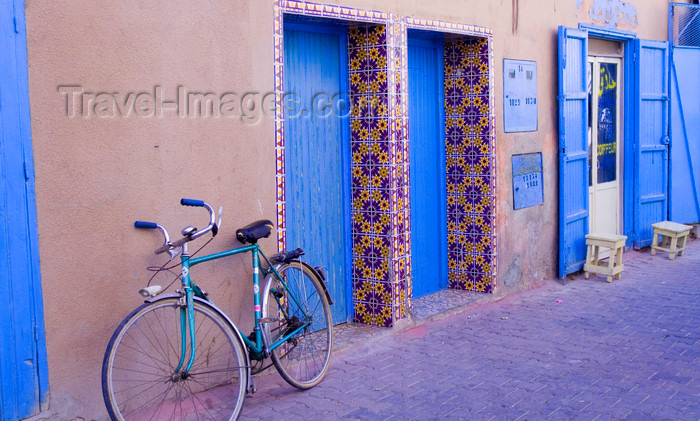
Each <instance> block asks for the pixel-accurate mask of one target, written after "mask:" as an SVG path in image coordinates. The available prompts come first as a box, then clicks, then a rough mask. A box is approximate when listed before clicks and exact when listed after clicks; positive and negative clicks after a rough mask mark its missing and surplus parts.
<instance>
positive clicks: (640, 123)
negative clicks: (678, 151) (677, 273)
mask: <svg viewBox="0 0 700 421" xmlns="http://www.w3.org/2000/svg"><path fill="white" fill-rule="evenodd" d="M635 55H636V59H637V72H638V73H637V78H636V92H635V94H636V101H637V106H636V115H635V118H636V123H637V147H636V150H635V160H636V162H635V168H636V174H635V175H636V177H635V178H636V179H635V183H634V188H635V195H634V197H635V212H634V217H635V219H636V221H635V238H634V239H633V241H634V244H635V246H637V247H644V246H648V245H650V244H651V239H652V236H653V230H652V228H651V224H653V223H655V222H660V221H663V220H665V219H666V218H667V215H668V202H667V197H668V194H667V193H668V43H667V42H665V41H647V40H640V39H638V40H636V41H635Z"/></svg>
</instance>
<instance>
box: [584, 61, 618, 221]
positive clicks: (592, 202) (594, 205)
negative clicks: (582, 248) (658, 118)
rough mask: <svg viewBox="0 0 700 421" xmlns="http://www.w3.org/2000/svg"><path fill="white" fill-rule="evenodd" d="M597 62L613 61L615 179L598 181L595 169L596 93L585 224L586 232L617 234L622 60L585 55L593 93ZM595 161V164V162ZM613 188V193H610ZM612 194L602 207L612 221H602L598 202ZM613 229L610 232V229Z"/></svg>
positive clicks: (596, 89) (596, 88) (596, 83)
mask: <svg viewBox="0 0 700 421" xmlns="http://www.w3.org/2000/svg"><path fill="white" fill-rule="evenodd" d="M600 63H612V64H616V65H617V67H616V73H617V74H616V75H615V81H616V86H615V89H616V90H617V94H616V97H615V101H616V104H615V137H616V141H615V145H616V151H615V180H614V181H610V182H607V183H601V184H598V171H597V149H598V116H599V111H598V101H597V98H598V95H597V94H596V95H591V105H590V107H591V108H590V110H591V115H590V118H591V128H590V130H589V133H588V135H589V137H588V149H589V153H590V157H591V158H590V180H591V184H590V186H589V190H588V194H589V206H590V208H589V209H590V217H589V219H588V221H589V224H588V232H589V233H591V232H601V233H606V234H619V233H621V232H622V226H623V224H622V203H623V194H622V187H623V185H622V175H623V168H622V167H621V162H622V161H621V156H622V154H623V150H624V149H623V147H624V145H623V142H622V136H621V126H622V124H621V123H622V121H621V114H622V113H621V104H622V101H621V97H622V80H621V78H620V75H622V74H623V73H622V59H621V58H617V57H602V56H595V55H589V56H588V68H589V70H590V69H591V64H592V74H591V75H589V78H590V86H591V92H592V93H597V92H600V77H598V76H597V75H599V74H600ZM593 75H596V77H593ZM592 148H595V150H596V155H593V154H592V153H591V152H592V151H591V149H592ZM594 163H595V165H594ZM611 190H612V192H611ZM606 192H608V193H612V194H613V196H611V195H610V194H608V195H607V196H609V197H607V198H606V197H605V196H606V194H605V193H606ZM612 197H614V199H613V200H612V206H610V207H609V208H607V209H605V211H604V213H606V214H612V215H611V218H612V224H611V223H608V224H604V223H601V222H602V220H601V219H599V218H603V216H602V215H601V213H603V212H601V210H602V209H601V208H600V206H601V205H605V203H602V202H603V201H605V202H606V203H607V202H609V201H611V199H612ZM611 231H612V232H611Z"/></svg>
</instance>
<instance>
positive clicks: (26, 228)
mask: <svg viewBox="0 0 700 421" xmlns="http://www.w3.org/2000/svg"><path fill="white" fill-rule="evenodd" d="M24 23H25V19H24V4H23V2H22V1H21V0H16V1H15V2H14V4H13V2H12V1H9V2H8V1H4V2H1V3H0V51H2V59H1V60H0V291H3V293H4V294H5V296H4V297H3V299H2V300H0V314H2V317H0V419H2V420H16V419H20V418H25V417H28V416H31V415H34V414H36V413H37V412H38V411H39V410H40V404H41V403H43V402H45V401H46V392H47V389H48V381H47V369H46V352H45V344H44V325H43V310H42V302H41V282H40V277H39V258H38V244H37V243H38V241H37V234H36V210H35V198H34V174H33V162H32V151H31V136H30V132H29V99H28V84H27V56H26V54H27V49H26V48H27V47H26V32H25V25H24Z"/></svg>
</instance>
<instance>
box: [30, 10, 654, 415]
mask: <svg viewBox="0 0 700 421" xmlns="http://www.w3.org/2000/svg"><path fill="white" fill-rule="evenodd" d="M519 3H520V9H519V12H518V14H517V19H515V20H516V21H517V22H516V21H514V16H513V13H512V11H513V1H511V0H495V1H488V2H486V1H479V0H468V1H461V2H455V1H448V0H433V1H429V2H426V1H423V0H393V1H380V0H346V1H337V2H336V3H335V4H340V5H343V6H349V7H356V8H362V9H374V10H380V11H382V12H387V13H396V14H399V15H403V16H412V17H417V18H427V19H441V20H445V21H450V22H460V23H467V24H476V25H480V26H485V27H489V28H492V29H493V33H494V52H495V57H494V59H495V60H494V62H495V63H496V78H495V80H496V84H495V87H494V89H495V92H496V128H497V131H496V135H497V145H498V157H497V162H498V173H497V177H498V186H499V191H498V216H499V226H498V242H499V244H500V245H501V246H500V247H499V251H498V261H499V262H498V264H499V274H498V282H497V284H498V285H499V287H498V288H499V289H498V290H497V293H503V292H504V291H507V288H502V286H503V285H504V284H505V285H514V287H524V286H528V285H532V284H533V283H536V282H537V281H539V280H542V279H546V278H551V277H553V276H554V274H555V265H556V261H557V257H556V256H557V254H556V253H557V248H556V247H557V198H558V196H557V142H558V140H557V102H556V86H557V85H556V51H557V48H556V27H557V26H558V25H566V26H569V27H575V26H576V25H577V24H578V22H589V23H595V22H596V20H597V18H596V17H595V16H592V15H591V13H590V8H591V7H593V6H595V4H594V3H605V2H594V1H592V0H590V1H589V0H586V1H576V0H566V1H561V0H552V1H546V2H545V1H542V2H537V3H538V4H537V7H533V6H532V4H531V3H532V2H525V1H521V2H519ZM627 3H629V4H632V5H633V6H634V8H635V10H636V19H637V25H636V27H631V28H630V27H629V26H627V27H626V28H627V29H632V30H634V31H636V32H637V33H638V34H639V36H640V37H641V38H647V39H656V40H664V39H666V38H667V35H666V31H667V27H666V25H667V23H666V16H667V2H665V1H663V0H657V1H647V0H634V1H629V2H627ZM273 8H274V2H273V0H266V1H255V2H253V1H249V2H247V1H240V0H234V1H216V0H212V1H208V2H205V3H201V2H188V1H149V2H145V1H140V0H125V1H120V2H93V1H85V0H79V1H51V2H46V1H36V0H27V4H26V9H27V10H26V14H27V31H28V33H27V39H28V57H29V83H30V103H31V113H32V138H33V145H34V155H35V163H36V195H37V207H38V219H39V241H40V258H41V271H42V284H43V285H42V286H43V294H44V301H45V305H44V308H45V320H46V340H47V348H48V349H47V351H48V364H49V384H50V393H51V410H52V411H54V412H55V413H56V414H58V415H57V416H58V417H59V419H69V418H71V417H75V416H82V417H84V418H88V419H89V418H99V417H102V418H104V417H105V411H104V405H103V404H102V397H101V390H100V380H99V376H100V369H101V360H102V355H103V352H104V349H105V347H106V345H107V341H108V340H109V337H110V335H111V333H112V331H113V330H114V328H115V327H116V325H117V324H118V323H119V321H120V320H121V318H122V317H124V316H125V315H126V314H127V313H128V312H129V311H130V310H131V309H132V308H134V307H135V306H136V305H138V304H139V303H140V302H141V299H140V296H139V295H138V294H137V291H138V289H139V288H141V287H142V286H143V284H144V283H145V280H146V279H147V278H146V277H147V276H148V273H147V272H146V271H145V267H146V266H147V265H152V264H156V263H159V262H161V258H159V257H155V256H154V255H153V253H152V251H153V249H154V248H155V246H156V245H158V241H159V238H158V236H157V235H155V234H154V233H153V232H137V231H136V230H134V229H133V228H132V225H131V224H132V222H133V221H134V220H135V219H143V220H155V221H157V222H159V223H161V224H163V225H165V226H166V227H168V228H169V229H170V230H171V231H172V232H177V231H179V230H180V229H181V228H182V227H184V226H185V225H188V224H193V225H200V226H201V225H203V224H205V223H206V221H205V219H204V216H205V215H204V214H203V212H202V211H201V210H199V209H194V208H182V207H181V206H180V205H179V204H178V203H177V201H178V200H179V198H180V197H191V198H197V199H204V200H207V201H209V202H211V203H212V204H213V205H215V206H218V205H223V206H224V226H223V230H222V233H221V234H220V236H219V237H218V238H217V240H215V242H213V243H212V245H210V247H209V248H208V250H209V251H218V250H222V249H224V248H225V247H227V246H230V245H232V244H233V235H232V234H233V232H234V230H235V229H236V228H237V227H239V226H241V225H243V224H245V223H248V222H250V221H251V220H254V219H259V218H268V219H271V220H274V219H275V151H274V140H273V139H274V121H273V118H272V117H266V116H261V117H260V118H255V117H254V118H252V119H250V120H248V119H236V118H228V117H219V118H212V117H209V118H202V117H180V116H178V115H177V113H176V112H175V111H174V110H165V109H164V110H162V115H161V116H153V115H151V116H146V117H139V116H138V115H136V112H135V111H133V110H132V113H131V114H130V115H129V116H126V117H125V116H114V117H99V116H96V115H91V116H89V117H84V116H82V115H76V116H74V117H72V118H71V117H69V116H67V113H66V94H64V93H62V92H60V91H59V87H61V86H63V87H65V86H80V87H81V89H82V90H83V92H85V93H88V92H89V93H93V94H96V93H109V94H114V93H117V94H119V96H120V98H122V99H123V98H124V97H125V96H128V94H129V93H136V94H138V93H140V92H146V93H153V92H154V89H155V87H156V86H160V89H161V92H162V96H163V99H164V100H165V101H174V100H175V98H176V94H177V89H178V87H179V86H182V87H183V88H185V89H186V90H187V91H189V92H203V93H206V92H212V93H215V94H217V95H219V96H220V95H222V94H224V93H226V92H235V93H237V94H239V95H242V94H245V93H247V92H255V93H260V94H265V93H268V92H270V91H271V90H273V88H274V81H273ZM596 10H597V9H596ZM598 23H600V22H599V21H598ZM503 58H514V59H527V60H535V61H536V62H537V65H538V73H539V79H538V97H539V130H538V131H537V132H534V133H516V134H505V133H503V121H502V119H501V110H502V101H501V98H502V82H501V81H502V64H501V63H502V60H503ZM62 90H65V88H64V89H62ZM103 98H104V97H103ZM142 98H146V97H145V96H144V97H142ZM141 105H144V104H141ZM145 105H147V104H145ZM257 106H258V107H261V106H262V105H261V104H260V103H258V105H257ZM79 111H80V110H79V109H78V114H80V113H79ZM93 111H94V110H93ZM109 111H110V110H109V109H108V110H106V111H104V112H106V113H109ZM114 111H116V110H114ZM259 111H260V110H258V111H257V112H256V111H254V112H252V113H251V114H252V115H254V116H256V115H258V112H259ZM141 112H142V113H144V114H150V112H148V110H143V109H141ZM270 115H271V114H270ZM526 152H542V154H543V161H544V162H543V164H544V177H545V178H544V186H545V191H544V194H545V195H544V205H542V206H536V207H532V208H528V209H524V210H520V211H513V210H512V191H511V168H510V162H511V161H510V157H511V155H513V154H517V153H526ZM262 244H264V246H265V247H266V249H268V250H271V251H272V250H274V249H275V246H276V245H275V243H274V240H272V239H270V240H268V241H264V242H263V243H262ZM248 264H249V262H248V259H247V258H244V257H239V258H232V259H231V260H230V261H229V262H220V263H214V264H212V265H210V267H209V268H208V269H207V268H204V269H201V270H198V271H197V273H195V276H196V279H197V280H198V282H200V283H201V284H202V286H203V287H204V288H205V289H207V290H210V291H211V292H212V293H213V296H214V298H215V301H216V302H217V304H219V305H220V306H221V307H223V308H224V310H225V311H227V312H229V314H230V316H231V317H232V319H233V320H234V321H235V322H238V323H240V324H241V325H242V326H244V327H247V326H249V325H250V323H251V319H250V317H249V316H248V313H249V308H250V303H249V300H250V296H251V290H252V287H251V285H250V281H249V278H248V277H247V276H246V275H245V274H246V273H247V272H245V271H244V269H245V268H247V266H248Z"/></svg>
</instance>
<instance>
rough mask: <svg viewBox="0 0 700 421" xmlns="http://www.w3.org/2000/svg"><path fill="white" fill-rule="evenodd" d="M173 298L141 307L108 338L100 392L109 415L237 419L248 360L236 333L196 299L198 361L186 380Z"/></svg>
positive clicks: (188, 352)
mask: <svg viewBox="0 0 700 421" xmlns="http://www.w3.org/2000/svg"><path fill="white" fill-rule="evenodd" d="M178 301H179V300H178V298H177V297H172V298H164V299H161V300H157V301H154V302H152V303H145V304H143V305H141V306H140V307H138V308H137V309H136V310H134V311H133V312H132V313H131V314H129V315H128V316H127V317H126V318H125V319H124V320H123V321H122V322H121V324H120V325H119V327H118V328H117V329H116V331H115V332H114V334H113V335H112V338H111V339H110V341H109V345H108V346H107V350H106V351H105V357H104V360H103V363H102V393H103V397H104V401H105V405H106V406H107V411H108V412H109V415H110V417H111V418H112V419H113V420H126V421H129V420H135V419H158V420H166V419H173V420H174V419H177V420H188V419H196V420H235V419H236V418H238V415H239V414H240V411H241V408H242V406H243V401H244V400H245V396H246V389H247V386H248V384H247V383H248V371H247V370H248V367H247V364H248V363H247V358H246V354H245V350H244V349H243V345H242V344H241V341H240V339H239V337H238V336H237V333H236V332H235V330H234V328H233V327H232V326H231V324H230V322H229V321H228V320H227V319H226V318H225V317H224V316H222V315H221V314H220V313H219V312H218V310H216V309H215V308H213V307H211V306H209V305H207V304H206V303H203V302H199V301H195V302H194V310H195V339H196V351H195V352H196V355H195V360H194V363H193V365H192V367H191V369H190V371H189V373H188V374H187V376H186V377H182V376H177V377H176V376H175V375H174V369H175V368H176V367H177V364H178V362H179V360H180V354H181V340H182V339H181V338H182V335H181V330H180V309H181V306H180V305H179V304H178ZM187 337H188V338H189V334H188V335H187ZM189 342H190V341H189V339H188V345H187V355H186V357H185V365H186V364H187V361H188V360H189V356H190V351H191V345H190V344H189Z"/></svg>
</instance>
